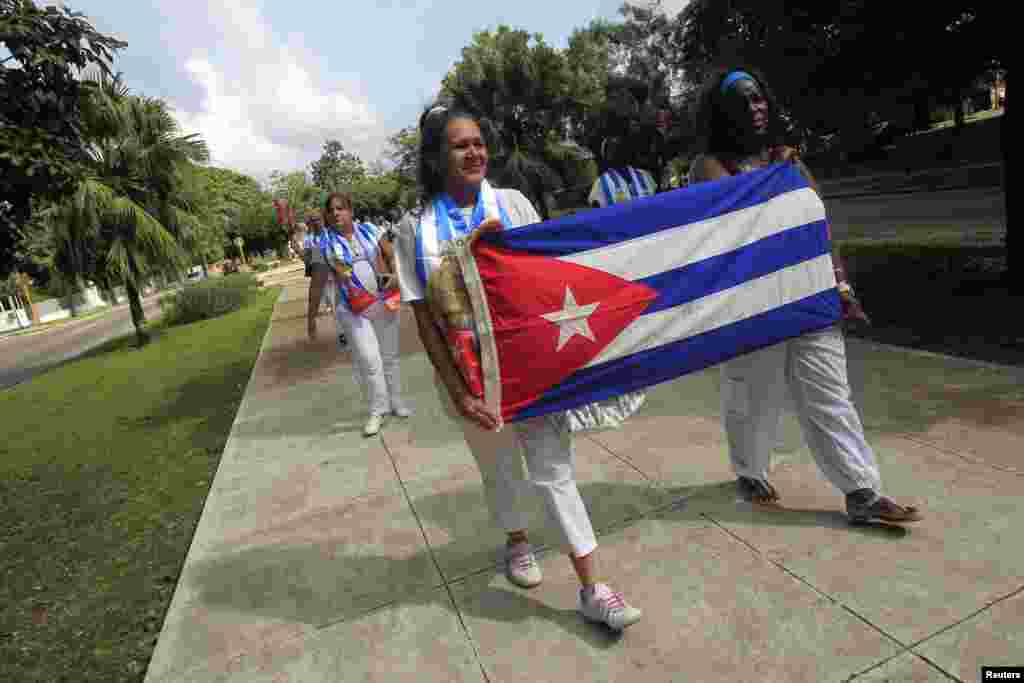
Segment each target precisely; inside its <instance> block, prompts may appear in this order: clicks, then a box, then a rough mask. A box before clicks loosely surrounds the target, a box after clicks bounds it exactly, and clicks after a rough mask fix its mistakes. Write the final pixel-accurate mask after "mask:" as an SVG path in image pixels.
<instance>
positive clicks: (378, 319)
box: [334, 301, 402, 415]
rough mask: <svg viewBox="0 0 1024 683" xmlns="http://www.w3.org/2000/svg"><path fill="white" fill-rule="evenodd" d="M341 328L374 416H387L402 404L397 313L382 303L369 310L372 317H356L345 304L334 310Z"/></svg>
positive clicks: (358, 378) (357, 377)
mask: <svg viewBox="0 0 1024 683" xmlns="http://www.w3.org/2000/svg"><path fill="white" fill-rule="evenodd" d="M334 310H335V316H336V318H337V320H338V325H339V329H341V330H343V331H344V333H345V336H346V337H348V343H349V348H351V349H352V359H353V361H354V363H353V365H354V368H353V370H354V371H355V374H356V379H357V380H358V381H359V385H360V387H362V389H363V396H364V398H366V401H367V403H368V404H369V409H370V413H371V414H372V415H384V414H385V413H388V412H390V411H391V410H392V409H393V408H397V407H399V406H400V405H401V396H402V386H401V377H400V374H399V371H398V313H397V312H396V313H392V312H390V311H387V310H384V308H383V304H382V303H380V302H379V301H378V302H377V303H375V304H374V305H373V306H371V307H370V309H368V311H367V313H369V314H370V315H371V316H372V318H368V317H366V316H364V315H356V314H355V313H353V312H352V311H350V310H348V309H347V308H345V307H344V306H342V305H339V306H337V307H336V308H335V309H334Z"/></svg>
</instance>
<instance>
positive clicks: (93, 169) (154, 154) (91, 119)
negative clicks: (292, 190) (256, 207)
mask: <svg viewBox="0 0 1024 683" xmlns="http://www.w3.org/2000/svg"><path fill="white" fill-rule="evenodd" d="M87 78H88V79H89V80H91V81H92V82H93V83H95V84H96V86H97V87H96V88H95V89H93V94H92V95H91V96H90V98H89V99H88V100H87V106H86V108H85V109H86V111H87V114H86V116H85V131H84V135H85V137H86V138H87V140H88V141H89V153H90V162H89V165H88V174H87V175H86V177H84V178H83V179H82V180H80V181H79V183H78V187H77V189H76V191H75V193H74V194H73V195H72V197H71V198H70V199H69V200H67V201H65V202H64V203H63V204H61V205H59V206H57V207H55V210H54V211H52V212H51V216H50V217H51V220H52V224H53V225H54V226H55V230H56V231H57V233H58V234H62V235H64V236H65V238H66V239H65V240H64V244H65V246H66V249H67V252H68V255H69V256H72V257H73V258H69V259H66V261H67V267H66V268H65V269H63V270H65V275H66V276H68V275H70V276H71V277H72V278H78V277H80V276H81V275H82V274H83V273H84V272H87V271H86V269H85V264H84V261H85V259H84V258H83V257H82V254H83V253H84V252H85V251H86V245H92V246H93V247H94V249H95V253H96V254H97V263H96V264H95V267H96V268H97V269H102V272H104V273H105V274H108V275H110V276H112V277H113V278H115V279H118V280H123V281H124V283H125V291H126V294H127V295H128V301H129V304H130V307H131V314H132V323H133V324H134V325H135V333H136V337H137V338H138V342H139V344H140V345H142V344H144V343H146V341H148V338H149V336H148V334H147V333H146V331H145V329H144V326H145V323H146V317H145V313H144V312H143V309H142V297H141V294H140V291H141V288H142V285H143V282H144V280H145V279H146V278H147V277H149V276H151V275H153V274H154V273H156V272H169V271H170V272H180V270H181V268H182V266H183V265H184V256H185V254H184V252H183V249H182V246H181V242H187V241H188V240H189V239H190V236H191V234H192V231H193V230H194V229H195V226H196V221H195V218H194V217H193V216H192V214H191V213H190V212H189V211H188V209H189V207H188V206H186V205H185V204H184V203H183V202H182V200H181V196H180V195H181V193H180V191H179V190H180V187H181V183H182V171H181V167H182V166H183V165H185V164H191V163H193V162H198V161H206V160H207V159H208V158H209V152H208V150H207V148H206V144H205V143H204V142H203V141H202V140H200V139H199V138H198V137H197V136H195V135H179V134H178V127H177V123H176V122H175V120H174V117H173V116H171V114H170V111H169V110H168V108H167V105H166V104H165V103H164V102H162V101H161V100H157V99H152V98H145V97H137V96H134V95H131V94H129V92H128V89H127V87H126V86H125V85H124V84H123V83H122V82H121V81H120V79H119V78H118V77H114V78H108V77H106V76H105V75H103V74H91V75H89V76H88V77H87Z"/></svg>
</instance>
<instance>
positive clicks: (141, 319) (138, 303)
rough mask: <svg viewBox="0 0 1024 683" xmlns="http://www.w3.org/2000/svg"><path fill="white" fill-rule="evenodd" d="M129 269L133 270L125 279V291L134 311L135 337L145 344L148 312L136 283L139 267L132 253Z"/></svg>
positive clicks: (140, 344) (129, 255)
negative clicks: (144, 308)
mask: <svg viewBox="0 0 1024 683" xmlns="http://www.w3.org/2000/svg"><path fill="white" fill-rule="evenodd" d="M128 269H129V270H130V271H131V272H130V273H129V274H128V277H126V278H125V279H124V289H125V293H126V294H127V295H128V305H129V306H130V308H131V311H132V324H133V325H135V339H136V341H137V342H138V345H139V346H140V347H141V346H145V345H146V343H147V342H149V334H148V333H147V332H146V329H145V327H146V312H145V311H143V310H142V297H141V296H140V295H139V289H138V287H137V286H136V283H137V282H138V281H139V279H140V278H139V269H138V266H137V265H136V264H135V259H134V258H132V255H131V253H129V254H128Z"/></svg>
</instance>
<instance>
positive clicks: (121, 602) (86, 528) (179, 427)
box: [0, 288, 279, 683]
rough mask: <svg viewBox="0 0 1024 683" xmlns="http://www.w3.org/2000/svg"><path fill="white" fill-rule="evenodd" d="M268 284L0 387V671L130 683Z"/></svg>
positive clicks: (211, 463)
mask: <svg viewBox="0 0 1024 683" xmlns="http://www.w3.org/2000/svg"><path fill="white" fill-rule="evenodd" d="M278 292H279V290H278V289H277V288H271V289H268V290H266V291H260V293H259V294H258V295H257V296H256V298H255V299H254V301H253V302H252V304H251V305H249V306H247V307H245V308H243V309H241V310H239V311H236V312H234V313H231V314H228V315H225V316H223V317H221V318H217V319H214V320H207V321H202V322H199V323H195V324H192V325H185V326H180V327H170V328H167V327H162V326H160V325H156V326H154V328H153V329H154V331H155V334H154V337H153V341H152V342H151V343H150V344H148V345H147V346H146V347H144V348H142V349H136V348H134V346H132V342H133V337H132V336H128V337H125V338H121V339H118V340H114V341H112V342H110V343H108V344H106V345H104V347H102V348H101V349H98V350H96V351H94V352H92V353H90V354H88V357H86V358H84V359H83V360H79V361H76V362H73V363H69V364H67V365H65V366H62V367H60V368H58V369H56V370H53V371H51V372H48V373H46V374H43V375H41V376H39V377H37V378H35V379H33V380H32V381H31V382H28V383H26V384H23V385H19V386H17V387H14V388H12V389H9V390H7V391H4V392H0V414H2V415H3V423H4V425H5V426H6V427H7V428H6V429H5V430H4V432H5V433H4V436H3V439H2V440H0V680H3V681H26V682H28V681H47V682H52V681H69V682H71V681H74V682H76V683H77V682H80V681H103V682H104V683H107V682H110V681H137V680H141V678H142V674H143V672H144V671H145V667H146V664H147V662H148V660H149V658H150V655H151V653H152V649H153V646H154V645H155V642H156V638H157V635H158V633H159V629H160V627H161V624H162V622H163V617H164V613H165V611H166V609H167V606H168V604H169V602H170V598H171V594H172V593H173V590H174V586H175V583H176V581H177V578H178V574H179V573H180V570H181V566H182V563H183V561H184V559H185V555H186V553H187V550H188V547H189V543H190V542H191V539H192V535H193V531H194V529H195V525H196V523H197V521H198V519H199V515H200V513H201V511H202V506H203V503H204V501H205V499H206V496H207V493H208V491H209V488H210V484H211V481H212V479H213V475H214V472H215V471H216V467H217V464H218V462H219V460H220V456H221V452H222V450H223V448H224V444H225V442H226V440H227V436H228V433H229V431H230V428H231V424H232V421H233V420H234V417H235V413H236V410H237V407H238V404H239V402H240V401H241V398H242V395H243V392H244V390H245V387H246V383H247V381H248V378H249V374H250V372H251V369H252V366H253V363H254V362H255V359H256V355H257V353H258V350H259V345H260V342H261V340H262V338H263V335H264V332H265V331H266V328H267V325H268V323H269V318H270V314H271V311H272V310H273V304H274V301H275V300H276V298H277V294H278Z"/></svg>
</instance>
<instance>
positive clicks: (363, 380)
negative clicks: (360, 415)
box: [321, 192, 410, 436]
mask: <svg viewBox="0 0 1024 683" xmlns="http://www.w3.org/2000/svg"><path fill="white" fill-rule="evenodd" d="M324 214H325V216H326V218H327V222H328V224H329V225H330V226H331V229H330V230H328V231H326V233H325V236H324V238H323V240H321V250H322V253H323V257H324V260H325V261H326V262H327V263H328V264H329V265H330V268H331V271H332V275H333V279H334V284H335V315H336V316H337V320H338V324H339V326H340V327H341V328H342V329H343V330H344V331H345V335H346V336H347V337H348V339H349V340H350V342H351V346H352V355H353V360H354V361H355V369H356V372H357V376H358V378H359V381H360V384H361V385H362V387H363V390H364V392H365V393H366V398H367V400H368V402H369V411H370V417H369V419H368V420H367V421H366V426H365V427H364V428H363V435H365V436H373V435H374V434H377V433H378V432H379V431H380V427H381V421H382V419H383V417H384V415H385V414H387V413H388V412H390V413H392V414H394V415H395V416H397V417H409V415H410V411H409V409H408V408H407V407H406V406H405V404H404V403H403V402H402V398H401V383H400V376H399V370H398V307H397V306H392V305H389V303H388V302H386V301H385V300H384V299H382V298H381V297H380V296H379V295H380V294H381V293H382V292H381V287H380V286H379V285H378V277H379V276H380V277H382V279H384V280H388V279H390V278H391V277H393V274H392V269H391V268H390V267H389V265H388V264H389V261H390V260H391V256H390V255H391V253H392V247H391V243H390V241H388V240H387V239H385V238H383V234H382V231H380V230H379V229H378V228H377V227H376V226H375V225H373V224H372V223H358V224H357V223H355V222H354V221H353V220H352V197H351V196H350V195H349V194H348V193H345V192H334V193H332V194H330V195H328V197H327V202H326V204H325V206H324ZM389 286H390V285H389V284H387V283H384V289H387V288H388V287H389Z"/></svg>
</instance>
